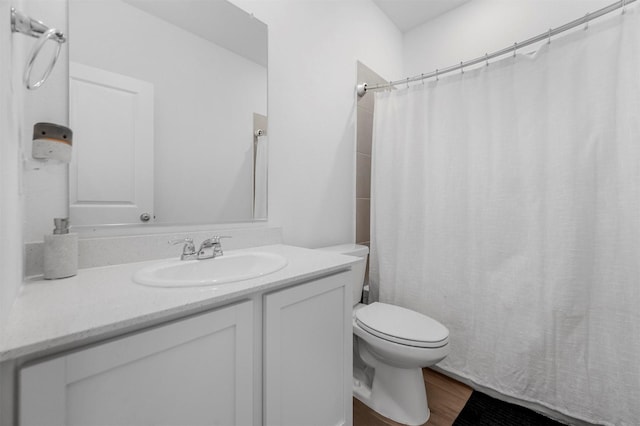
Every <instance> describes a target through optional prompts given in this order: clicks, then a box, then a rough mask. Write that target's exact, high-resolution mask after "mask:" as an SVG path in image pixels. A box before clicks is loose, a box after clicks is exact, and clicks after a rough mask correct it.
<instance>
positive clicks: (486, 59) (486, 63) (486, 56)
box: [484, 53, 489, 66]
mask: <svg viewBox="0 0 640 426" xmlns="http://www.w3.org/2000/svg"><path fill="white" fill-rule="evenodd" d="M484 61H485V65H486V66H489V54H488V53H485V54H484Z"/></svg>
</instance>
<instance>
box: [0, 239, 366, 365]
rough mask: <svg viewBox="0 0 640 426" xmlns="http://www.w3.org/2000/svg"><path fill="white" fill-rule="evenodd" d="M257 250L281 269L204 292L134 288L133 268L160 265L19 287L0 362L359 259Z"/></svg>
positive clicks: (0, 344) (278, 248)
mask: <svg viewBox="0 0 640 426" xmlns="http://www.w3.org/2000/svg"><path fill="white" fill-rule="evenodd" d="M242 251H258V252H267V253H275V254H280V255H282V256H284V257H286V258H287V260H288V264H287V266H286V267H285V268H283V269H281V270H279V271H277V272H274V273H273V274H269V275H265V276H263V277H259V278H255V279H251V280H246V281H239V282H234V283H227V284H220V285H214V286H207V287H189V288H157V287H146V286H142V285H138V284H135V283H134V282H133V281H132V279H131V277H132V275H133V273H134V272H136V271H137V270H138V269H140V268H142V267H144V266H148V265H151V264H153V263H156V262H159V261H160V260H153V261H147V262H138V263H127V264H121V265H114V266H105V267H99V268H88V269H80V270H78V275H76V276H74V277H71V278H65V279H62V280H51V281H49V280H44V279H32V280H28V281H26V282H25V284H24V285H23V286H22V289H21V291H20V294H19V295H18V297H17V299H16V301H15V302H14V304H13V306H12V309H11V312H10V314H9V318H8V320H7V322H6V324H5V327H4V329H3V330H1V331H2V332H1V333H0V361H6V360H11V359H16V358H19V357H23V356H27V355H32V354H35V353H39V352H42V351H45V350H48V349H51V348H56V347H61V346H68V345H72V344H78V345H80V344H82V342H83V341H85V340H87V339H96V338H100V336H105V337H108V336H112V335H113V334H114V333H116V332H117V331H118V330H122V331H123V332H127V331H131V330H132V329H134V328H135V327H139V328H142V327H144V326H146V325H151V324H154V323H158V322H161V321H162V319H163V318H166V319H171V318H175V317H176V316H179V315H180V314H181V313H184V314H185V315H188V314H189V313H192V312H197V311H198V310H204V309H206V308H207V307H209V306H211V307H213V306H219V305H222V304H224V303H225V302H230V301H233V300H238V299H240V298H242V297H244V296H248V295H250V294H254V293H258V292H264V291H267V290H270V289H275V288H278V287H284V286H286V285H288V284H292V283H295V282H300V281H304V280H305V279H309V278H313V277H315V276H321V275H325V274H329V273H332V272H336V271H339V270H343V269H346V268H348V267H349V266H350V265H352V264H353V263H355V262H357V261H358V259H357V258H354V257H350V256H343V255H339V254H335V253H331V252H325V251H319V250H310V249H304V248H299V247H292V246H286V245H280V244H279V245H271V246H262V247H255V248H248V249H242V250H233V251H229V253H232V252H242Z"/></svg>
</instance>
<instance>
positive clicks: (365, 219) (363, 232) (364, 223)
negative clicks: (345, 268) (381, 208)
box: [356, 198, 371, 243]
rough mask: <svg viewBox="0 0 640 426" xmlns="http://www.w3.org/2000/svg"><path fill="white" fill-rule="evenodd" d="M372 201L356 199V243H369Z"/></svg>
mask: <svg viewBox="0 0 640 426" xmlns="http://www.w3.org/2000/svg"><path fill="white" fill-rule="evenodd" d="M370 217H371V201H370V200H369V199H368V198H358V199H356V242H358V243H365V242H369V240H370V238H369V235H370V232H369V225H370Z"/></svg>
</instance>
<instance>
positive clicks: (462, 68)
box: [460, 61, 464, 74]
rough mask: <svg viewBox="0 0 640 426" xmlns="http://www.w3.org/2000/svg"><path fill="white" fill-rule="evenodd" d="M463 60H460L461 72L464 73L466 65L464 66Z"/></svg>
mask: <svg viewBox="0 0 640 426" xmlns="http://www.w3.org/2000/svg"><path fill="white" fill-rule="evenodd" d="M462 64H463V62H462V61H460V74H464V66H462Z"/></svg>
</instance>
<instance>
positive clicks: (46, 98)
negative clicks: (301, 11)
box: [14, 0, 69, 241]
mask: <svg viewBox="0 0 640 426" xmlns="http://www.w3.org/2000/svg"><path fill="white" fill-rule="evenodd" d="M19 8H20V9H21V10H22V11H23V12H24V13H26V14H28V15H29V16H31V17H33V18H35V19H39V20H41V21H43V22H44V23H45V24H47V25H49V26H51V27H55V28H57V29H59V30H61V31H62V32H64V33H65V34H67V33H68V31H67V3H66V1H64V0H22V1H21V6H20V7H19ZM35 42H36V39H35V38H31V37H27V36H23V35H19V36H18V35H14V43H16V44H17V45H18V46H19V48H20V50H21V51H22V52H24V53H23V55H24V57H25V58H26V53H28V52H29V51H30V50H31V48H32V46H33V44H34V43H35ZM45 46H46V47H45V49H43V51H42V52H41V53H40V55H38V60H37V61H36V64H37V65H36V66H35V67H34V71H33V75H34V78H33V79H32V80H35V79H36V78H38V76H39V75H41V73H42V68H43V67H45V66H47V65H48V61H49V58H50V55H51V53H52V51H53V48H54V46H55V45H54V43H51V42H50V43H47V44H46V45H45ZM67 49H68V44H64V45H63V48H62V52H61V54H60V58H59V59H58V62H57V64H56V67H55V68H54V70H53V72H52V73H51V76H50V77H49V79H48V80H47V82H46V83H44V84H43V85H42V86H41V87H40V88H39V89H37V90H33V91H30V90H27V89H25V88H24V86H23V85H21V84H16V87H15V89H14V90H15V93H16V95H17V96H19V97H20V98H21V99H22V100H23V106H22V109H21V111H22V114H21V116H20V120H21V132H22V134H21V136H20V139H21V142H22V150H23V153H22V157H23V167H24V174H23V180H24V182H23V187H24V197H25V206H24V211H22V212H21V213H22V218H23V223H24V225H23V226H24V237H25V240H26V241H34V240H40V241H41V240H42V239H43V235H44V234H45V233H51V231H52V230H53V218H54V217H66V216H68V205H69V200H68V194H67V166H66V165H65V164H50V163H43V162H41V161H37V160H33V159H32V158H31V140H32V135H33V125H34V124H35V123H37V122H49V123H57V124H62V125H65V126H66V125H68V124H69V113H68V102H67V97H68V93H69V89H68V87H69V82H68V66H67V63H68V59H67V58H68V57H67V51H68V50H67ZM23 70H24V59H21V60H19V61H18V62H16V63H15V66H14V73H16V75H17V79H18V80H20V79H21V77H22V72H23Z"/></svg>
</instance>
